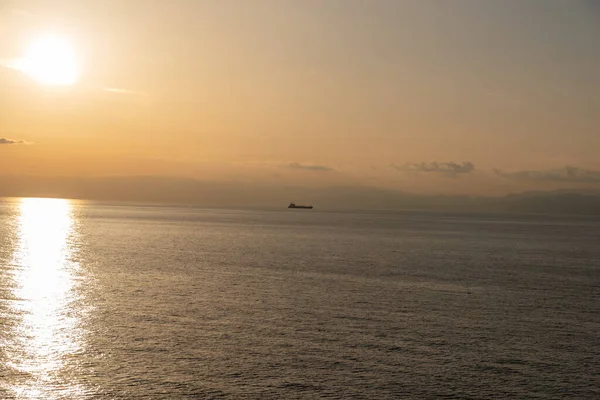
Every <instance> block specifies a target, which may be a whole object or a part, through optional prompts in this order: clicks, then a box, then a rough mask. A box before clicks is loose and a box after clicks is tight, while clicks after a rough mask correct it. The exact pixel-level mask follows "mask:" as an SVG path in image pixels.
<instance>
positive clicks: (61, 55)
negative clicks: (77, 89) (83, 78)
mask: <svg viewBox="0 0 600 400" xmlns="http://www.w3.org/2000/svg"><path fill="white" fill-rule="evenodd" d="M20 69H21V71H23V73H25V74H26V75H27V76H29V77H30V78H31V79H33V80H35V81H37V82H39V83H41V84H44V85H73V84H74V83H75V82H77V79H78V78H79V62H78V60H77V57H76V55H75V52H74V51H73V48H72V46H71V45H70V43H69V42H68V41H67V40H66V39H64V38H62V37H58V36H41V37H39V38H37V39H35V40H34V41H32V42H31V43H30V45H29V47H28V49H27V53H26V54H25V57H24V58H23V59H22V60H21V62H20Z"/></svg>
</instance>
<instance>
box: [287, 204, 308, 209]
mask: <svg viewBox="0 0 600 400" xmlns="http://www.w3.org/2000/svg"><path fill="white" fill-rule="evenodd" d="M288 208H303V209H307V210H311V209H312V208H313V206H301V205H296V204H295V203H290V205H289V206H288Z"/></svg>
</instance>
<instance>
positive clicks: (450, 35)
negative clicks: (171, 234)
mask: <svg viewBox="0 0 600 400" xmlns="http://www.w3.org/2000/svg"><path fill="white" fill-rule="evenodd" d="M50 4H51V5H50ZM48 35H58V36H59V37H61V38H64V39H65V40H67V41H68V42H70V46H72V49H73V52H74V53H75V55H76V56H77V58H78V59H80V60H81V64H82V67H81V74H80V78H79V81H78V82H77V83H76V84H75V85H72V86H48V85H44V84H41V83H39V82H35V81H33V80H31V79H30V78H29V77H27V76H26V75H25V74H24V73H23V72H22V71H19V70H16V69H15V68H10V65H11V64H10V62H11V60H16V59H19V57H23V54H24V53H25V52H26V51H27V48H28V43H31V42H32V41H35V39H36V38H39V37H45V36H48ZM599 43H600V2H597V1H593V0H588V1H583V0H582V1H577V0H568V1H563V0H537V1H536V0H514V1H513V0H504V1H491V0H490V1H484V0H452V1H442V0H437V1H434V0H431V1H427V0H414V1H408V0H407V1H402V0H390V1H385V0H369V1H367V0H295V1H291V0H254V1H244V0H238V1H232V0H220V1H208V0H206V1H201V0H169V1H166V0H165V1H151V0H85V1H81V0H70V1H66V0H62V1H60V0H59V1H52V2H48V1H42V0H38V1H24V0H23V1H19V0H12V1H6V0H4V1H3V0H0V62H1V63H2V65H3V67H0V168H1V170H0V174H4V175H7V174H8V175H57V176H67V175H68V176H104V175H162V176H165V175H166V176H180V177H192V178H197V179H203V180H204V179H211V180H230V179H237V180H243V181H248V182H255V181H260V182H287V183H289V182H293V183H297V184H302V185H313V186H317V185H368V186H378V187H386V188H395V189H400V190H405V191H413V192H427V193H477V194H488V193H490V194H491V193H504V192H509V191H518V190H527V189H534V188H548V189H549V188H555V187H570V186H581V187H583V186H589V187H600V172H599V171H600V157H599V156H598V155H599V154H600V45H599ZM115 89H116V90H115ZM567 166H569V167H572V168H565V167H567Z"/></svg>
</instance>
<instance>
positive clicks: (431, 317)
mask: <svg viewBox="0 0 600 400" xmlns="http://www.w3.org/2000/svg"><path fill="white" fill-rule="evenodd" d="M599 242H600V221H599V220H597V219H592V220H589V219H586V218H574V217H545V216H518V215H513V216H508V215H456V214H455V215H445V214H433V213H393V214H392V213H380V214H358V213H324V212H318V210H313V211H308V212H307V211H302V210H296V211H295V210H285V209H282V210H270V211H267V210H266V211H237V210H206V209H198V208H168V207H134V206H116V205H99V204H97V205H94V204H86V203H77V202H70V201H67V200H49V199H44V200H42V199H23V200H19V199H16V200H4V201H2V202H0V269H1V273H0V343H1V346H0V398H3V399H66V398H77V399H86V398H89V399H96V398H110V399H134V398H152V399H163V398H164V399H177V398H231V399H234V398H273V399H282V398H286V399H287V398H290V399H293V398H338V399H342V398H343V399H347V398H364V399H376V398H377V399H382V398H402V397H406V398H439V397H445V398H498V399H505V398H539V399H554V398H567V397H570V398H578V399H593V398H598V396H600V382H599V378H598V377H599V376H600V345H599V344H598V340H597V339H598V331H600V317H599V316H598V312H597V311H598V304H599V300H600V270H599V269H600V266H599V262H598V260H599V259H600V247H599V246H598V243H599Z"/></svg>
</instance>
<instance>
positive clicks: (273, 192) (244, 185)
mask: <svg viewBox="0 0 600 400" xmlns="http://www.w3.org/2000/svg"><path fill="white" fill-rule="evenodd" d="M0 197H60V198H74V199H87V200H99V201H118V202H134V203H168V204H188V205H192V204H193V205H199V206H206V207H282V208H285V207H287V205H288V204H289V203H290V201H294V202H297V203H303V204H304V203H306V204H314V205H315V209H316V210H319V209H320V210H349V209H362V210H403V209H413V210H416V209H418V210H432V211H436V210H438V211H454V212H516V213H542V214H580V215H600V190H570V189H565V190H556V191H548V192H544V191H532V192H524V193H518V194H510V195H507V196H501V197H481V196H451V195H447V196H445V195H440V196H428V195H417V194H411V193H406V192H401V191H396V190H386V189H379V188H369V187H327V188H304V187H298V186H277V185H273V184H261V183H250V182H241V181H240V182H235V181H230V182H217V181H199V180H194V179H185V178H169V177H150V176H136V177H101V178H74V177H12V176H0Z"/></svg>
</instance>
